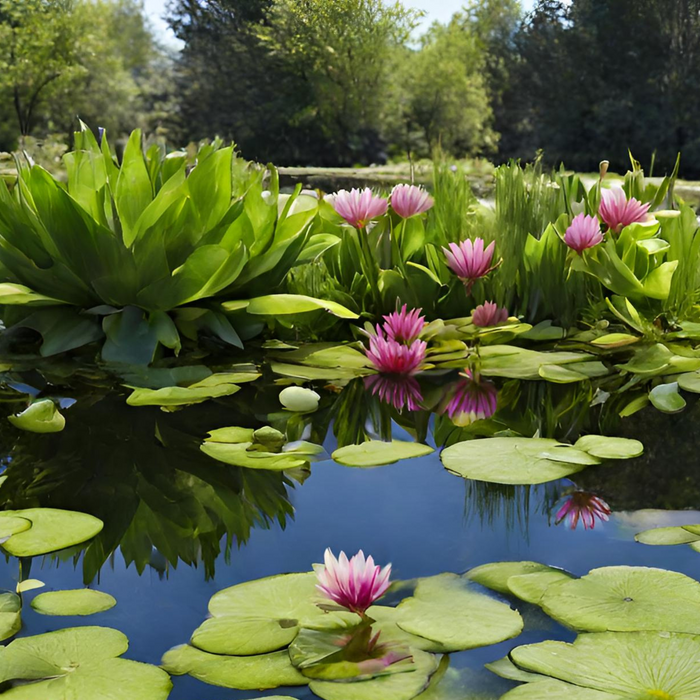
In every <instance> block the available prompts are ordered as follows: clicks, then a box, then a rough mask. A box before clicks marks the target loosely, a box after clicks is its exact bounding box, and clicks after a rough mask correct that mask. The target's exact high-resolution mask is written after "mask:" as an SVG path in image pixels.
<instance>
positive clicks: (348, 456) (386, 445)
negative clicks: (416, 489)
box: [332, 440, 434, 467]
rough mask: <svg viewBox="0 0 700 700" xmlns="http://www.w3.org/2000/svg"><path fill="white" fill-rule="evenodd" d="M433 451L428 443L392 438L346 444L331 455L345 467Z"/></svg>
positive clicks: (365, 465) (379, 463) (380, 464)
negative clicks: (383, 440)
mask: <svg viewBox="0 0 700 700" xmlns="http://www.w3.org/2000/svg"><path fill="white" fill-rule="evenodd" d="M432 452H434V450H433V448H432V447H430V446H429V445H423V444H421V443H419V442H404V441H401V440H392V441H391V442H382V441H381V440H369V441H367V442H362V443H360V444H359V445H347V446H346V447H341V448H340V449H338V450H336V451H335V452H334V453H333V455H332V457H333V459H334V460H335V461H336V462H338V464H343V465H345V466H346V467H380V466H383V465H385V464H394V462H398V461H399V460H401V459H411V458H412V457H424V456H425V455H429V454H431V453H432Z"/></svg>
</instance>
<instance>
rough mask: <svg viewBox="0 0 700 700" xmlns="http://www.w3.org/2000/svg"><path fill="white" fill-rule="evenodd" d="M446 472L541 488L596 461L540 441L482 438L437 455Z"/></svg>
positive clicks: (561, 444)
mask: <svg viewBox="0 0 700 700" xmlns="http://www.w3.org/2000/svg"><path fill="white" fill-rule="evenodd" d="M440 459H441V460H442V463H443V465H444V466H445V468H446V469H447V470H449V471H451V472H452V473H454V474H457V475H458V476H461V477H464V478H465V479H474V480H476V481H488V482H491V483H496V484H542V483H545V482H547V481H554V480H556V479H561V478H563V477H565V476H569V475H570V474H575V473H576V472H579V471H581V470H582V469H583V468H585V467H586V466H588V465H594V464H600V460H598V459H596V458H595V457H593V456H591V455H589V454H588V453H587V452H583V451H582V450H578V449H576V448H575V447H572V446H571V445H565V444H563V443H560V442H557V441H556V440H548V439H544V438H483V439H478V440H467V441H465V442H459V443H457V444H456V445H452V446H450V447H447V448H446V449H445V450H443V451H442V454H441V455H440Z"/></svg>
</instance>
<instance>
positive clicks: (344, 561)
mask: <svg viewBox="0 0 700 700" xmlns="http://www.w3.org/2000/svg"><path fill="white" fill-rule="evenodd" d="M323 561H324V565H323V566H321V565H316V566H315V567H314V568H315V571H316V577H317V578H318V584H317V586H316V588H318V590H319V591H321V593H323V594H324V595H325V596H326V597H327V598H329V599H330V600H332V601H333V602H334V603H336V604H337V605H340V607H342V608H346V609H347V610H350V611H351V612H354V613H357V614H358V615H360V616H361V617H364V616H365V612H366V611H367V608H369V607H370V605H372V603H374V602H375V601H376V600H379V598H381V597H382V596H383V595H384V594H385V593H386V592H387V590H388V589H389V584H390V581H389V577H390V576H391V564H387V565H386V566H385V567H384V568H383V569H382V568H381V567H380V566H377V565H376V564H375V563H374V559H373V558H372V557H371V556H370V557H367V558H366V559H365V555H364V552H363V551H362V550H360V551H359V552H358V553H357V554H356V555H355V556H353V557H352V558H351V559H348V557H347V555H346V554H345V552H341V553H340V556H339V557H338V558H337V559H336V558H335V557H334V556H333V552H331V550H330V548H328V549H326V551H325V554H324V557H323Z"/></svg>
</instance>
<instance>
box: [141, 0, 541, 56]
mask: <svg viewBox="0 0 700 700" xmlns="http://www.w3.org/2000/svg"><path fill="white" fill-rule="evenodd" d="M167 2H168V0H145V6H146V14H147V15H148V16H149V18H150V20H151V22H152V23H153V26H154V27H155V29H156V31H157V32H158V36H159V37H160V38H161V39H162V40H163V41H165V42H166V43H167V44H168V45H170V46H176V45H177V43H178V42H177V39H175V37H174V36H173V34H172V32H171V31H170V30H169V28H168V25H167V24H166V23H165V21H164V20H163V15H165V12H166V9H165V8H166V5H167ZM404 3H405V4H406V5H407V6H409V7H415V8H416V9H419V10H423V11H424V12H425V20H424V23H425V24H426V25H428V24H430V23H432V22H433V21H435V20H438V21H440V22H446V21H447V20H449V19H450V17H452V15H453V14H454V13H455V12H458V11H459V10H460V9H461V7H462V5H464V0H404ZM533 3H534V0H523V5H524V6H525V8H526V9H529V8H530V7H532V5H533Z"/></svg>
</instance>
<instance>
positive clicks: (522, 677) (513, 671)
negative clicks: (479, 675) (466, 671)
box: [484, 656, 546, 683]
mask: <svg viewBox="0 0 700 700" xmlns="http://www.w3.org/2000/svg"><path fill="white" fill-rule="evenodd" d="M484 665H485V666H486V668H487V669H488V670H489V671H491V673H495V674H496V675H497V676H500V677H501V678H506V679H507V680H509V681H520V682H521V683H532V682H533V681H538V680H540V681H541V680H544V679H545V678H546V676H542V675H541V674H539V673H530V672H529V671H523V670H522V669H521V668H518V667H517V666H516V665H515V664H514V663H513V662H512V661H511V660H510V658H509V657H507V656H504V657H503V658H502V659H498V661H492V662H491V663H490V664H484Z"/></svg>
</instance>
